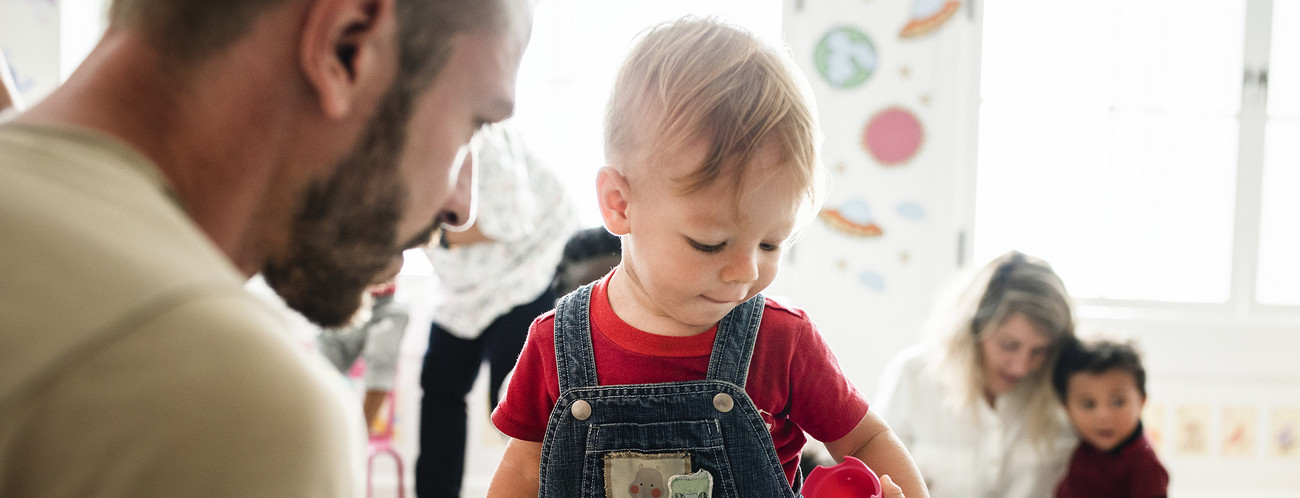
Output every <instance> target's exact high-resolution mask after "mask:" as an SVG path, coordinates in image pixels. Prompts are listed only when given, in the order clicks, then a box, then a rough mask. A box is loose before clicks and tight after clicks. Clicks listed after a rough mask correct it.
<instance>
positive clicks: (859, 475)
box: [802, 456, 884, 498]
mask: <svg viewBox="0 0 1300 498" xmlns="http://www.w3.org/2000/svg"><path fill="white" fill-rule="evenodd" d="M802 493H803V496H804V498H881V496H882V495H884V490H883V489H882V488H881V486H880V478H879V477H876V473H875V472H872V471H871V468H870V467H867V464H865V463H862V460H858V459H857V458H854V457H851V456H846V457H844V461H843V462H841V463H838V464H836V465H833V466H831V467H821V466H818V467H817V468H815V469H813V471H812V472H809V473H808V478H807V479H805V480H804V483H803V491H802Z"/></svg>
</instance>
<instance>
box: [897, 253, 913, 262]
mask: <svg viewBox="0 0 1300 498" xmlns="http://www.w3.org/2000/svg"><path fill="white" fill-rule="evenodd" d="M911 259H912V254H911V253H909V252H907V251H903V252H900V253H898V261H899V262H901V263H903V264H907V262H908V261H909V260H911Z"/></svg>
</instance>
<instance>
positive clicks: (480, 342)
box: [415, 124, 578, 498]
mask: <svg viewBox="0 0 1300 498" xmlns="http://www.w3.org/2000/svg"><path fill="white" fill-rule="evenodd" d="M478 140H479V143H478V147H477V149H476V153H477V161H478V164H479V188H480V192H482V194H483V195H480V196H479V198H480V199H481V201H480V203H479V206H478V210H479V211H478V217H477V219H476V220H475V222H474V224H473V225H471V226H470V227H469V228H468V229H467V230H465V231H461V232H444V234H443V237H442V240H441V243H440V244H437V245H433V246H430V247H427V248H425V252H426V253H427V254H428V257H429V261H430V262H431V263H432V264H433V269H434V273H435V274H436V275H437V277H438V283H437V290H436V291H435V297H434V299H435V302H434V305H433V310H432V316H433V324H432V326H431V327H430V330H429V349H428V352H427V353H426V354H425V357H424V369H423V371H422V372H421V375H420V387H421V388H423V390H424V398H423V400H422V401H421V403H420V456H419V458H418V459H417V461H416V465H415V486H416V494H417V495H419V496H421V497H426V498H427V497H459V496H460V488H461V480H462V477H463V475H464V471H465V441H466V426H467V424H466V417H467V415H466V413H467V409H466V401H465V398H466V396H467V395H468V394H469V392H470V390H471V389H472V388H473V385H474V380H475V378H477V377H478V372H479V368H480V366H481V365H482V364H483V363H484V362H487V363H488V366H489V379H488V403H489V405H490V408H495V407H496V405H497V401H498V399H499V390H500V388H501V385H502V383H503V382H504V381H505V378H506V375H507V374H509V373H510V371H511V370H512V369H513V368H514V366H515V361H516V360H517V359H518V358H519V352H520V351H521V350H522V349H523V345H524V338H525V337H527V335H528V325H529V324H530V323H532V321H533V319H534V318H537V316H538V315H541V314H543V313H545V312H547V311H550V309H551V308H552V307H554V305H555V298H556V296H555V294H554V292H553V291H552V290H551V282H552V280H553V279H554V277H555V269H556V265H557V263H559V261H560V256H561V252H562V251H563V249H564V245H565V242H566V241H568V240H569V237H570V235H571V234H573V233H574V232H575V231H576V230H577V228H578V216H577V211H576V209H575V207H574V205H573V203H572V202H571V200H570V199H569V197H568V195H567V193H566V192H565V190H564V188H563V186H562V185H561V183H560V181H559V180H558V179H557V178H556V176H555V174H554V173H553V172H552V171H551V170H549V169H547V168H546V167H544V165H542V164H541V163H540V162H538V161H537V160H536V158H535V157H534V156H532V155H531V154H530V153H529V152H528V151H527V150H526V149H525V146H524V142H523V141H522V139H521V137H520V136H519V134H518V132H517V131H516V129H515V128H514V127H512V126H511V125H508V124H499V125H489V126H487V127H485V128H484V129H483V130H482V131H481V132H480V133H479V138H478Z"/></svg>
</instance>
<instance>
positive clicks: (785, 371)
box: [492, 273, 867, 482]
mask: <svg viewBox="0 0 1300 498" xmlns="http://www.w3.org/2000/svg"><path fill="white" fill-rule="evenodd" d="M611 275H612V273H611ZM608 283H609V276H608V275H607V276H606V277H605V278H604V279H602V280H601V281H600V282H599V283H598V284H597V285H596V286H595V288H593V289H592V295H591V325H592V329H593V330H592V334H591V339H592V341H591V342H592V349H593V350H594V352H595V356H596V372H597V373H596V377H597V380H598V381H599V383H600V385H602V386H605V385H624V384H645V383H659V382H677V381H688V380H702V379H704V378H705V376H706V374H707V372H708V366H709V355H710V353H711V352H712V350H713V339H714V337H715V336H716V335H717V327H716V326H715V327H714V328H713V329H710V330H708V331H707V332H704V333H702V334H698V335H694V336H690V337H668V336H662V335H655V334H651V333H648V332H645V331H641V330H638V329H636V328H634V327H632V326H631V325H628V324H627V323H626V322H624V321H623V320H622V319H620V318H619V317H618V316H617V315H615V314H614V310H613V308H612V307H611V306H610V304H609V297H608V294H607V291H606V286H607V285H608ZM554 330H555V312H554V311H552V312H550V313H547V314H545V315H542V316H541V317H538V319H537V320H536V321H534V322H533V325H532V327H531V328H530V329H529V331H528V341H527V342H526V343H525V344H524V350H523V353H522V354H520V356H519V362H518V364H517V365H516V366H515V371H514V374H512V376H511V379H510V385H509V386H508V387H507V389H506V394H505V397H504V398H503V399H502V400H501V404H500V405H498V406H497V409H496V410H495V411H493V412H492V423H493V424H495V425H496V427H497V428H498V429H500V430H501V432H504V433H505V434H506V435H508V436H510V437H512V438H515V439H521V440H524V441H534V442H540V441H541V440H542V438H543V436H544V435H545V434H546V422H547V420H548V419H549V417H550V413H551V409H552V408H553V407H554V406H555V402H556V400H558V399H559V397H560V384H559V378H558V377H557V374H556V368H555V333H554ZM745 392H746V394H748V395H749V397H750V398H751V399H753V401H754V405H755V406H756V407H758V409H759V411H760V413H759V415H761V416H762V417H763V422H765V423H766V424H767V427H768V431H769V432H770V433H771V435H772V442H773V444H774V445H775V447H776V453H777V457H778V458H779V459H780V460H781V464H782V466H783V467H784V469H785V473H786V478H787V479H790V480H791V481H792V482H793V479H794V473H795V471H796V470H797V469H798V466H799V452H800V451H801V450H802V449H803V445H804V443H805V442H806V439H805V437H804V432H807V433H808V434H809V435H811V436H812V437H814V438H816V439H817V440H819V441H823V442H829V441H835V440H837V439H840V438H842V437H844V436H847V435H848V434H849V432H851V431H852V430H853V428H854V427H857V425H858V422H860V421H861V420H862V417H863V416H865V415H866V414H867V401H866V399H865V398H863V397H862V395H861V394H860V393H859V392H858V390H857V389H856V388H855V387H854V386H853V384H852V383H851V382H849V380H848V379H847V378H846V377H844V373H843V372H842V371H841V370H840V367H839V363H838V362H836V360H835V356H834V355H833V354H832V353H831V350H830V347H829V346H828V345H827V344H826V342H825V341H823V340H822V337H821V334H819V333H817V327H816V326H815V325H813V322H812V320H811V319H809V318H808V315H807V314H806V313H804V312H803V311H802V310H798V309H793V308H787V307H785V306H782V305H780V304H777V303H776V302H774V301H771V300H768V301H767V303H766V308H764V310H763V321H762V322H761V324H760V325H759V330H758V339H757V341H756V342H755V344H754V355H753V358H752V359H751V361H750V364H749V376H748V379H747V380H746V381H745Z"/></svg>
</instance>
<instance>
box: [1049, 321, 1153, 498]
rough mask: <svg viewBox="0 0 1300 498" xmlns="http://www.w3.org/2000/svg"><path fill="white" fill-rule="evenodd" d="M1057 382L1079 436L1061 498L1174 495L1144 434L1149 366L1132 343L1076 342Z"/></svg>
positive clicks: (1065, 354)
mask: <svg viewBox="0 0 1300 498" xmlns="http://www.w3.org/2000/svg"><path fill="white" fill-rule="evenodd" d="M1052 384H1053V386H1054V387H1055V388H1056V394H1057V396H1059V397H1060V398H1061V402H1062V403H1064V404H1065V411H1066V413H1067V414H1069V416H1070V423H1071V424H1073V425H1074V428H1075V431H1076V432H1078V434H1079V446H1078V447H1077V448H1075V450H1074V455H1073V456H1072V457H1071V458H1070V469H1069V472H1068V473H1066V475H1065V478H1064V479H1062V480H1061V484H1060V485H1059V486H1057V488H1056V497H1057V498H1077V497H1099V496H1105V497H1116V498H1119V497H1131V498H1139V497H1141V498H1152V497H1164V496H1167V495H1168V488H1169V473H1168V472H1166V471H1165V467H1164V465H1161V464H1160V459H1158V458H1156V454H1155V451H1153V450H1152V449H1151V442H1150V441H1149V440H1147V438H1146V435H1145V434H1143V432H1142V420H1141V413H1142V406H1143V405H1144V404H1146V399H1147V394H1146V370H1145V369H1144V368H1143V367H1142V360H1141V358H1140V357H1139V355H1138V352H1137V350H1136V349H1135V348H1134V347H1133V345H1132V344H1129V343H1120V342H1113V341H1096V342H1075V343H1073V344H1071V345H1069V346H1067V347H1066V348H1065V350H1064V351H1062V352H1061V359H1060V360H1059V361H1058V362H1057V364H1056V370H1055V371H1054V372H1053V375H1052Z"/></svg>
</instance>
